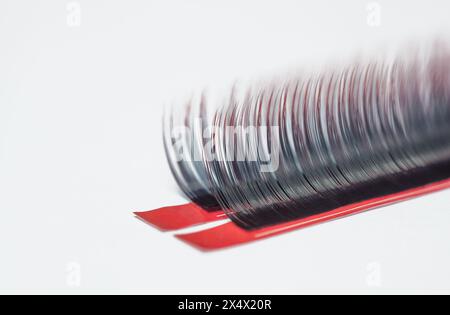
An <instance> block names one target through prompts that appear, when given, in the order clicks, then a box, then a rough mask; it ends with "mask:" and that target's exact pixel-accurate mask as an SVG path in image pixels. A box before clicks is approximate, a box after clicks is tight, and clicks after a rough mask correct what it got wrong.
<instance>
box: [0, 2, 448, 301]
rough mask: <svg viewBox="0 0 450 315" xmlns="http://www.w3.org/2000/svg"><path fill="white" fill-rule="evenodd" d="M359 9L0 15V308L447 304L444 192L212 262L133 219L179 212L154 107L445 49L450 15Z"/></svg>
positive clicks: (165, 8)
mask: <svg viewBox="0 0 450 315" xmlns="http://www.w3.org/2000/svg"><path fill="white" fill-rule="evenodd" d="M368 3H369V2H368V1H361V0H360V1H356V0H354V1H350V0H344V1H323V0H321V1H311V0H310V1H287V0H286V1H285V0H283V1H261V0H254V1H242V0H241V1H235V0H227V1H211V0H209V1H208V0H202V1H200V0H196V1H187V0H180V1H167V0H166V1H144V0H142V1H138V0H127V1H125V0H122V1H117V0H115V1H112V0H103V1H100V0H89V1H88V0H79V1H77V2H70V1H62V0H53V1H51V0H40V1H32V0H29V1H24V0H0V292H5V293H13V292H16V293H181V294H187V293H190V294H197V293H232V294H238V293H249V294H256V293H265V294H272V293H317V292H320V293H324V292H325V293H329V292H335V293H347V292H356V293H380V292H381V293H391V292H392V293H394V292H395V293H396V292H427V293H429V292H444V291H446V292H450V270H449V268H450V267H449V266H450V248H449V242H450V212H449V211H448V207H449V206H448V204H449V202H450V191H445V192H440V193H436V194H433V195H430V196H426V197H423V198H419V199H416V200H413V201H408V202H404V203H401V204H398V205H395V206H390V207H385V208H382V209H378V210H375V211H372V212H368V213H365V214H360V215H357V216H353V217H351V218H347V219H343V220H338V221H334V222H331V223H327V224H324V225H320V226H316V227H312V228H309V229H306V230H301V231H296V232H292V233H289V234H286V235H282V236H279V237H276V238H272V239H267V240H264V241H262V242H257V243H253V244H250V245H246V246H242V247H237V248H233V249H228V250H224V251H220V252H215V253H208V254H205V253H201V252H199V251H197V250H195V249H193V248H191V247H189V246H187V245H185V244H183V243H181V242H179V241H177V240H176V239H175V238H173V237H172V235H171V234H170V233H169V234H168V233H161V232H159V231H157V230H155V229H153V228H151V227H149V226H147V225H145V224H144V223H142V222H141V221H139V220H137V219H136V218H134V216H133V214H132V211H137V210H146V209H154V208H157V207H160V206H164V205H173V204H179V203H184V202H185V200H183V198H182V197H181V196H179V194H178V191H177V188H176V186H175V183H174V181H173V179H172V177H171V174H170V172H169V169H168V167H167V165H166V161H165V157H164V153H163V150H162V143H161V126H160V121H161V111H162V108H163V106H164V104H167V103H169V102H171V101H173V100H174V99H175V98H177V97H183V96H184V95H188V94H189V92H190V91H194V90H196V89H200V88H202V87H207V86H217V85H226V84H228V83H230V82H232V80H234V79H244V78H258V77H259V76H270V75H272V74H273V75H277V74H280V75H282V74H283V73H285V72H286V71H288V72H289V71H293V69H297V68H301V67H303V66H309V65H311V64H315V63H317V64H320V63H327V62H331V63H333V62H340V61H341V60H344V59H345V58H347V57H352V56H354V55H359V54H366V53H369V52H370V53H371V54H375V55H378V54H379V53H381V52H382V51H385V49H390V48H391V47H393V46H394V45H395V46H397V45H399V44H401V45H406V46H407V45H409V43H410V42H422V41H426V40H429V39H430V38H433V37H434V36H440V37H441V38H444V39H448V38H449V35H450V19H449V17H448V13H449V11H450V10H449V5H448V4H449V2H448V1H446V0H442V1H430V0H428V1H425V0H423V1H411V0H408V1H406V0H405V1H387V0H386V1H378V4H379V5H380V7H381V20H380V25H378V26H377V25H373V23H368V16H369V15H370V13H371V11H370V10H369V11H367V4H368ZM78 9H81V10H78ZM370 21H371V20H370V19H369V22H370ZM375 24H376V23H375ZM350 60H351V59H350Z"/></svg>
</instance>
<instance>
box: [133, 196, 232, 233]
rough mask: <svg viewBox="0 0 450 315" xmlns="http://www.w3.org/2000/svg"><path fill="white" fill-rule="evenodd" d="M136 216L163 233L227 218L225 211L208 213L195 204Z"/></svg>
mask: <svg viewBox="0 0 450 315" xmlns="http://www.w3.org/2000/svg"><path fill="white" fill-rule="evenodd" d="M134 214H135V215H136V216H138V217H139V218H140V219H142V220H144V221H145V222H147V223H149V224H151V225H153V226H155V227H157V228H158V229H160V230H162V231H171V230H178V229H183V228H187V227H190V226H194V225H197V224H203V223H207V222H213V221H217V220H223V219H226V218H227V216H226V214H225V213H224V212H223V211H215V212H208V211H206V210H204V209H202V208H200V207H199V206H197V205H195V204H193V203H188V204H185V205H179V206H173V207H164V208H160V209H157V210H152V211H146V212H135V213H134Z"/></svg>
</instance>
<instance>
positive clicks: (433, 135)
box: [137, 45, 450, 249]
mask: <svg viewBox="0 0 450 315" xmlns="http://www.w3.org/2000/svg"><path fill="white" fill-rule="evenodd" d="M430 51H431V52H427V53H423V52H419V51H417V52H415V53H414V54H410V55H409V56H406V55H405V56H400V57H397V58H395V59H393V60H391V61H389V62H387V61H371V62H367V63H357V64H355V65H352V66H348V67H345V68H343V69H332V70H330V71H325V72H323V73H319V74H318V75H307V76H299V77H297V78H295V79H291V80H288V81H286V82H281V83H280V82H274V83H271V84H268V85H264V86H261V87H258V88H250V89H248V90H247V91H246V92H245V93H244V94H243V96H242V97H241V98H239V97H238V96H237V93H236V91H235V89H233V90H232V91H231V93H230V95H229V96H228V97H227V100H226V102H225V104H221V105H219V106H216V107H215V109H213V110H212V111H211V110H210V108H211V104H210V103H209V102H208V100H207V97H205V95H202V97H200V98H199V99H198V100H190V101H189V102H188V103H187V104H186V105H185V106H184V108H182V109H181V110H172V111H171V112H170V113H169V114H168V115H165V119H164V130H163V131H164V132H163V134H164V144H165V151H166V155H167V158H168V162H169V166H170V168H171V171H172V173H173V175H174V177H175V180H176V181H177V183H178V185H179V187H180V188H181V190H182V191H183V192H184V193H185V195H186V196H187V197H188V198H189V199H190V200H191V201H192V204H188V205H183V206H176V207H169V208H164V209H159V210H156V211H150V212H144V213H137V216H138V217H140V218H142V219H143V220H145V221H147V222H149V223H151V224H153V225H155V226H157V227H159V228H160V229H162V230H174V229H180V228H184V227H189V226H192V225H197V224H202V223H206V222H211V221H216V220H221V219H224V218H229V219H231V221H232V222H231V223H226V224H224V225H222V226H218V227H216V228H213V229H209V230H205V231H201V232H197V233H192V234H184V235H178V237H179V238H180V239H182V240H184V241H186V242H188V243H191V244H192V245H194V246H196V247H199V248H202V249H216V248H222V247H227V246H232V245H237V244H240V243H243V242H248V241H252V240H256V239H260V238H264V237H268V236H272V235H276V234H279V233H281V232H285V231H289V230H292V229H297V228H300V227H305V226H309V225H312V224H316V223H321V222H324V221H328V220H331V219H336V218H339V217H343V216H347V215H350V214H355V213H359V212H361V211H365V210H368V209H371V208H374V207H378V206H381V205H386V204H390V203H393V202H397V201H401V200H404V199H409V198H412V197H415V196H418V195H422V194H425V193H429V192H433V191H437V190H440V189H444V188H447V187H448V186H449V184H448V179H449V178H450V71H449V70H450V68H449V65H450V54H449V53H448V50H447V49H446V48H445V47H443V46H438V45H435V46H433V47H432V49H431V50H430Z"/></svg>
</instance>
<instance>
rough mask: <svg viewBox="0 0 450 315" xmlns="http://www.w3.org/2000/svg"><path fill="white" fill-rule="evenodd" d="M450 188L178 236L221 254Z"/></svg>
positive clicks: (432, 187)
mask: <svg viewBox="0 0 450 315" xmlns="http://www.w3.org/2000/svg"><path fill="white" fill-rule="evenodd" d="M446 188H450V179H447V180H444V181H440V182H436V183H433V184H429V185H426V186H423V187H419V188H414V189H410V190H406V191H403V192H400V193H396V194H392V195H388V196H384V197H378V198H374V199H370V200H366V201H363V202H359V203H354V204H351V205H347V206H343V207H340V208H337V209H335V210H332V211H328V212H325V213H321V214H319V215H314V216H311V217H308V218H304V219H300V220H295V221H291V222H287V223H283V224H278V225H275V226H271V227H267V228H263V229H260V230H256V231H246V230H244V229H241V228H239V227H238V226H236V225H235V224H234V223H232V222H230V223H226V224H223V225H220V226H217V227H214V228H211V229H207V230H203V231H200V232H195V233H189V234H179V235H176V237H177V238H179V239H180V240H182V241H184V242H186V243H188V244H190V245H192V246H194V247H196V248H198V249H200V250H204V251H209V250H217V249H221V248H225V247H230V246H236V245H240V244H244V243H248V242H251V241H255V240H259V239H264V238H267V237H271V236H275V235H278V234H281V233H285V232H289V231H292V230H296V229H300V228H305V227H308V226H311V225H315V224H319V223H323V222H327V221H330V220H334V219H338V218H342V217H346V216H349V215H353V214H357V213H360V212H364V211H367V210H370V209H374V208H378V207H381V206H385V205H389V204H394V203H397V202H400V201H403V200H407V199H411V198H414V197H418V196H422V195H425V194H429V193H432V192H436V191H439V190H443V189H446Z"/></svg>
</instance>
